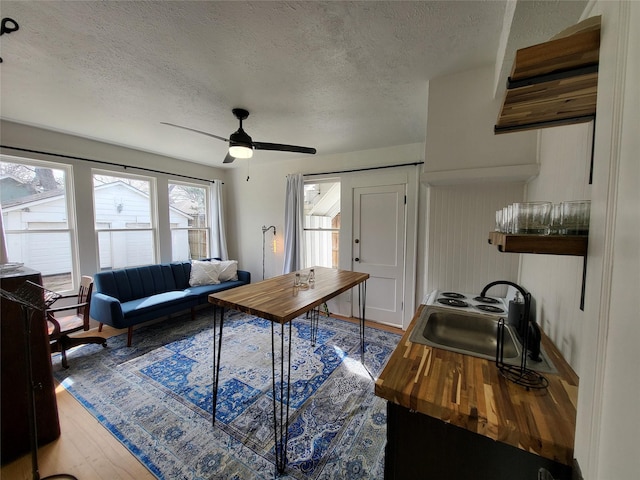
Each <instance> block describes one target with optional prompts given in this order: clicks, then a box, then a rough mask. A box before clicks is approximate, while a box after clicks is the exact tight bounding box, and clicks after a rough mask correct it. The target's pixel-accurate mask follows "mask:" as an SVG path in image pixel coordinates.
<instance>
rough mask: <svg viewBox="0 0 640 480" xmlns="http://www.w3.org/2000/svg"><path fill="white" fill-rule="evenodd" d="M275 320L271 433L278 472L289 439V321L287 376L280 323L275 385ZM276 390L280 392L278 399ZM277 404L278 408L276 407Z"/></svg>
mask: <svg viewBox="0 0 640 480" xmlns="http://www.w3.org/2000/svg"><path fill="white" fill-rule="evenodd" d="M274 323H275V322H271V365H272V375H273V433H274V450H275V455H276V470H277V473H278V474H282V473H284V470H285V468H286V466H287V440H288V439H289V391H290V388H289V386H290V379H291V323H292V322H288V324H289V331H288V333H287V336H288V343H289V345H288V346H287V372H286V373H287V376H286V379H285V371H284V363H285V358H284V357H285V326H284V324H280V382H279V383H280V385H279V386H278V388H279V389H277V385H276V344H275V342H276V340H275V337H276V331H275V326H274ZM276 392H279V393H280V400H278V398H277V395H276ZM278 406H279V408H278Z"/></svg>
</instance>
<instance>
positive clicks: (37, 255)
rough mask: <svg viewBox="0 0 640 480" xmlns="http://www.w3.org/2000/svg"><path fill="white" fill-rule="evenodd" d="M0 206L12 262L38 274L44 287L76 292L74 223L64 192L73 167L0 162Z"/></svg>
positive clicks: (9, 160)
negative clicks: (18, 263)
mask: <svg viewBox="0 0 640 480" xmlns="http://www.w3.org/2000/svg"><path fill="white" fill-rule="evenodd" d="M0 158H1V161H0V203H1V204H2V222H3V226H4V229H5V237H6V241H7V253H8V256H9V260H10V261H11V262H20V263H24V264H25V266H28V267H29V268H32V269H34V270H37V271H39V272H40V273H41V274H42V283H43V285H44V286H45V287H47V288H49V289H51V290H56V291H69V290H75V289H76V285H77V279H76V278H75V276H76V274H75V271H76V268H75V267H74V265H75V251H76V237H75V233H74V232H75V217H74V209H73V206H72V205H70V201H71V200H70V198H69V196H68V195H67V192H68V190H69V189H70V188H72V187H71V178H72V176H71V167H69V166H66V165H60V164H56V163H53V162H44V161H36V160H27V159H23V158H20V159H18V158H14V157H8V156H2V157H0Z"/></svg>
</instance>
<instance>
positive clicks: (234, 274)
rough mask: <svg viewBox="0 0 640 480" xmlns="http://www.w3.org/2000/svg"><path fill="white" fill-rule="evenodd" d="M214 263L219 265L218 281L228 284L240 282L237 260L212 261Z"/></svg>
mask: <svg viewBox="0 0 640 480" xmlns="http://www.w3.org/2000/svg"><path fill="white" fill-rule="evenodd" d="M211 262H212V263H217V264H218V269H219V273H218V280H220V281H221V282H226V281H228V280H234V281H235V280H238V261H237V260H211Z"/></svg>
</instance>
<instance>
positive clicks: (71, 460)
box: [0, 315, 403, 480]
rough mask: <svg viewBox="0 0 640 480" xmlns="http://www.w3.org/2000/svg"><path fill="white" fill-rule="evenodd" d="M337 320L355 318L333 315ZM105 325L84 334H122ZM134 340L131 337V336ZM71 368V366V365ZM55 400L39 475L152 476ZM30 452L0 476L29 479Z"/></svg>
mask: <svg viewBox="0 0 640 480" xmlns="http://www.w3.org/2000/svg"><path fill="white" fill-rule="evenodd" d="M333 316H334V317H336V318H339V319H340V320H345V321H349V322H357V321H358V320H357V319H352V318H346V317H340V316H337V315H333ZM366 326H367V327H372V328H379V329H382V330H386V331H389V332H393V333H398V334H402V333H403V332H402V330H400V329H398V328H393V327H388V326H385V325H380V324H377V323H372V322H369V321H367V322H366ZM125 332H126V330H116V329H113V328H110V327H107V326H105V327H104V331H103V332H102V333H97V331H95V330H90V331H89V332H83V333H84V334H85V335H103V336H104V337H106V338H108V337H110V336H113V335H118V334H120V333H125ZM134 341H135V337H134ZM71 368H73V365H71ZM56 399H57V402H58V415H59V417H60V431H61V434H60V438H58V439H57V440H55V441H53V442H51V443H49V444H47V445H45V446H43V447H40V448H39V449H38V464H39V471H40V476H41V477H45V476H48V475H53V474H61V473H68V474H71V475H74V476H75V477H77V478H78V479H79V480H148V479H149V480H151V479H155V478H156V477H155V476H154V475H152V474H151V472H149V470H147V468H146V467H145V466H144V465H143V464H142V463H140V462H139V461H138V459H137V458H136V457H134V456H133V455H132V454H131V453H129V451H128V450H127V449H126V448H125V447H124V446H123V445H122V444H121V443H120V442H118V441H117V440H116V439H115V438H114V437H113V436H112V435H111V433H109V431H108V430H107V429H105V428H104V427H103V426H102V425H100V423H99V422H98V421H97V420H96V419H95V418H94V417H93V416H92V415H91V414H90V413H89V412H88V411H87V410H86V409H85V408H84V407H83V406H82V405H81V404H80V403H79V402H78V401H77V400H76V399H75V398H73V397H72V396H71V394H69V393H68V392H67V391H66V390H65V389H64V388H63V387H61V386H60V385H57V388H56ZM31 478H33V477H32V472H31V454H27V455H24V456H23V457H20V458H19V459H17V460H15V461H13V462H11V463H8V464H6V465H3V466H2V469H1V470H0V479H2V480H23V479H24V480H29V479H31Z"/></svg>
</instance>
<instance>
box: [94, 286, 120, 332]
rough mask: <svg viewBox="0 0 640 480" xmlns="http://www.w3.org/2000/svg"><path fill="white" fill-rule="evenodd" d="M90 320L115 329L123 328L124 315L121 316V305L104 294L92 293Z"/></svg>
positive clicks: (113, 298)
mask: <svg viewBox="0 0 640 480" xmlns="http://www.w3.org/2000/svg"><path fill="white" fill-rule="evenodd" d="M90 315H91V318H93V319H94V320H96V321H98V322H100V323H104V324H106V325H110V326H112V327H115V328H124V327H126V326H127V325H126V324H125V323H124V315H123V314H122V304H121V303H120V300H118V299H117V298H115V297H110V296H109V295H105V294H104V293H98V292H94V293H93V295H92V296H91V312H90Z"/></svg>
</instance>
